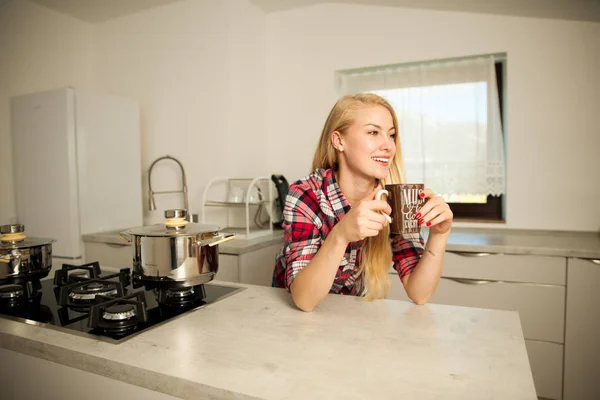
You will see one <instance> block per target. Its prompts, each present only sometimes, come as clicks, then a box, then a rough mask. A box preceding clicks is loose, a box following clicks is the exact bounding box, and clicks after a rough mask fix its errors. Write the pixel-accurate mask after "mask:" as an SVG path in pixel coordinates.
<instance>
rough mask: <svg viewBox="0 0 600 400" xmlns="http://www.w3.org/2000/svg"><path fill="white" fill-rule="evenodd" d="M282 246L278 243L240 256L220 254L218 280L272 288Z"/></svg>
mask: <svg viewBox="0 0 600 400" xmlns="http://www.w3.org/2000/svg"><path fill="white" fill-rule="evenodd" d="M282 246H283V243H276V244H272V245H269V246H267V247H263V248H261V249H257V250H254V251H250V252H246V253H243V254H239V255H236V254H220V255H219V272H218V273H217V278H216V279H219V280H224V281H231V282H239V283H248V284H251V285H261V286H271V282H272V280H273V269H274V268H275V257H276V256H277V254H278V253H279V251H280V250H281V247H282ZM222 270H223V272H222ZM221 273H222V275H221Z"/></svg>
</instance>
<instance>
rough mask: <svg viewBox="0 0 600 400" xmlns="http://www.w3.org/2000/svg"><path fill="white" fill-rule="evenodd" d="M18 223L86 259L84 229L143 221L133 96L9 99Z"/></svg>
mask: <svg viewBox="0 0 600 400" xmlns="http://www.w3.org/2000/svg"><path fill="white" fill-rule="evenodd" d="M10 106H11V134H12V143H13V159H14V178H15V194H16V199H15V200H16V212H17V221H18V222H19V223H20V224H23V225H25V226H26V227H27V232H28V234H29V235H31V236H35V237H51V238H54V239H56V242H55V243H54V245H53V254H52V257H54V259H55V260H54V262H53V267H54V268H56V267H57V266H60V264H61V263H63V262H66V263H69V264H77V263H81V262H83V260H84V254H83V252H84V247H83V243H82V240H81V236H82V235H84V234H90V233H96V232H105V231H110V230H122V229H125V228H129V227H133V226H140V225H142V224H143V216H142V214H143V213H142V170H141V152H140V121H139V107H138V104H137V103H136V102H135V101H133V100H130V99H126V98H122V97H117V96H111V95H107V94H103V93H97V92H92V91H85V90H80V89H75V88H70V87H68V88H62V89H57V90H50V91H45V92H39V93H32V94H25V95H20V96H16V97H13V98H11V104H10Z"/></svg>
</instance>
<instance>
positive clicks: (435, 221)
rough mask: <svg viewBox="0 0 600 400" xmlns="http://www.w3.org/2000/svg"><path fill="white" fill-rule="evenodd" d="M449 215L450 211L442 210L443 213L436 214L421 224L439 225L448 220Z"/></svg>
mask: <svg viewBox="0 0 600 400" xmlns="http://www.w3.org/2000/svg"><path fill="white" fill-rule="evenodd" d="M450 216H451V213H450V210H447V211H446V210H443V212H441V213H439V214H437V215H436V216H435V217H434V218H431V219H429V220H427V221H424V222H423V223H424V224H425V225H426V226H435V225H437V224H440V223H442V222H444V221H446V220H448V219H450Z"/></svg>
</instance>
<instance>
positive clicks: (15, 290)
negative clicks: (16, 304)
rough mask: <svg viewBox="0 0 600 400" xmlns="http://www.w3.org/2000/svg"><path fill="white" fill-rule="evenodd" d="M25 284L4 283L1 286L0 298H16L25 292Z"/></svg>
mask: <svg viewBox="0 0 600 400" xmlns="http://www.w3.org/2000/svg"><path fill="white" fill-rule="evenodd" d="M24 293H25V292H24V290H23V286H21V285H2V286H0V299H11V300H12V299H16V298H19V297H22V296H23V294H24Z"/></svg>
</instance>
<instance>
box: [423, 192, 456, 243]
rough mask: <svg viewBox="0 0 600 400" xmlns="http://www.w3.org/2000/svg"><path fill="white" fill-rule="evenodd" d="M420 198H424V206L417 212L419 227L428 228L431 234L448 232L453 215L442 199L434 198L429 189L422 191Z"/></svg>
mask: <svg viewBox="0 0 600 400" xmlns="http://www.w3.org/2000/svg"><path fill="white" fill-rule="evenodd" d="M421 197H424V198H425V204H424V205H423V207H421V209H420V210H419V211H417V215H416V217H417V218H418V219H419V225H425V226H428V227H429V232H431V233H442V234H445V233H448V232H450V227H451V226H452V218H453V217H454V214H452V210H450V206H448V203H446V201H445V200H444V198H443V197H441V196H436V195H435V194H434V193H433V192H432V191H431V190H429V189H425V190H423V192H422V193H421Z"/></svg>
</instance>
